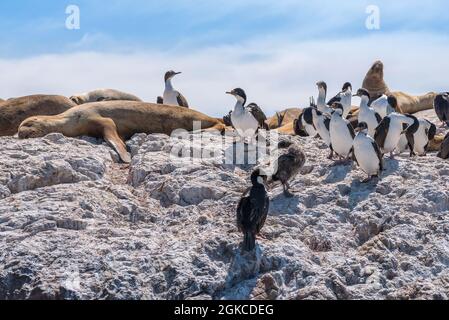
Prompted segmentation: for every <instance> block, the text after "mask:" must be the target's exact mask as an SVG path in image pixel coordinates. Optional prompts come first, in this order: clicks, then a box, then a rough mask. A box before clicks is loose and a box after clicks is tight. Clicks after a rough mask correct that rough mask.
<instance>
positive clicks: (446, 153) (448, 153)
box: [438, 133, 449, 159]
mask: <svg viewBox="0 0 449 320" xmlns="http://www.w3.org/2000/svg"><path fill="white" fill-rule="evenodd" d="M438 157H440V158H442V159H447V158H449V133H448V134H447V135H446V137H445V138H444V141H443V143H442V144H441V148H440V152H438Z"/></svg>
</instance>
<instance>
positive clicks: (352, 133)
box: [347, 122, 355, 139]
mask: <svg viewBox="0 0 449 320" xmlns="http://www.w3.org/2000/svg"><path fill="white" fill-rule="evenodd" d="M347 126H348V130H349V133H350V134H351V137H352V139H354V138H355V131H354V128H353V127H352V124H351V123H350V122H348V123H347Z"/></svg>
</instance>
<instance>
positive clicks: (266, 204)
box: [256, 196, 270, 234]
mask: <svg viewBox="0 0 449 320" xmlns="http://www.w3.org/2000/svg"><path fill="white" fill-rule="evenodd" d="M269 209H270V198H268V196H266V197H265V201H264V206H263V208H262V211H261V215H260V218H259V221H258V223H257V226H256V231H257V233H258V234H259V233H260V231H261V230H262V228H263V226H264V225H265V221H266V220H267V216H268V211H269Z"/></svg>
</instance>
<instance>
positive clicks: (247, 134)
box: [226, 88, 267, 142]
mask: <svg viewBox="0 0 449 320" xmlns="http://www.w3.org/2000/svg"><path fill="white" fill-rule="evenodd" d="M226 94H230V95H233V96H234V97H235V98H236V99H237V103H236V105H235V108H234V111H233V112H232V113H231V123H232V125H233V126H234V128H235V130H236V131H237V133H238V134H239V136H240V137H241V139H242V141H243V142H244V140H245V138H248V139H253V138H254V137H255V136H256V133H257V131H258V130H259V128H263V129H264V128H266V123H265V120H267V117H266V116H265V114H264V113H263V111H262V110H261V109H260V108H259V106H258V105H257V104H255V103H252V104H250V105H248V107H245V104H246V93H245V91H244V90H243V89H241V88H236V89H234V90H232V91H229V92H226Z"/></svg>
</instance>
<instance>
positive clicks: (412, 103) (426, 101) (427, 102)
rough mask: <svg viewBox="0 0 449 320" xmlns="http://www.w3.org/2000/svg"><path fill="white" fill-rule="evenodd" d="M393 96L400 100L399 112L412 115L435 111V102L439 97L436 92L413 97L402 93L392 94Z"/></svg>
mask: <svg viewBox="0 0 449 320" xmlns="http://www.w3.org/2000/svg"><path fill="white" fill-rule="evenodd" d="M391 95H393V96H394V97H396V99H397V100H398V109H399V111H400V112H402V113H410V114H414V113H417V112H420V111H424V110H430V109H433V101H434V100H435V97H436V96H437V94H436V93H435V92H429V93H427V94H424V95H422V96H413V95H409V94H407V93H404V92H400V91H396V92H391Z"/></svg>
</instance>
